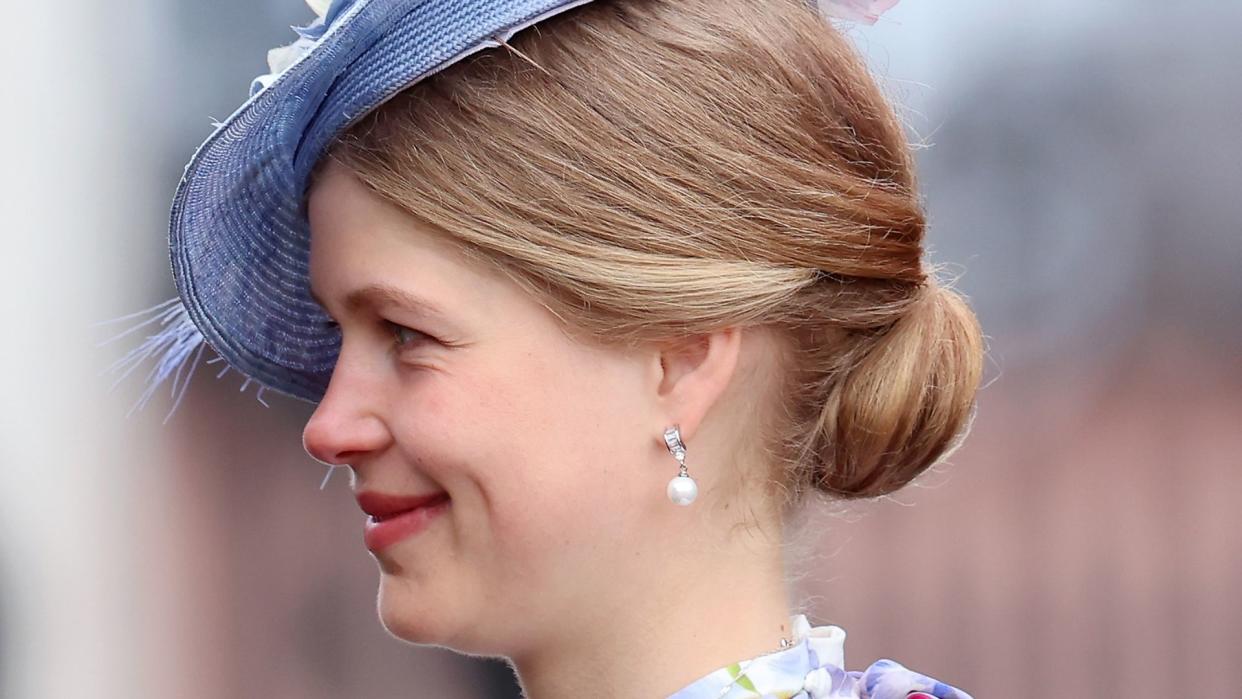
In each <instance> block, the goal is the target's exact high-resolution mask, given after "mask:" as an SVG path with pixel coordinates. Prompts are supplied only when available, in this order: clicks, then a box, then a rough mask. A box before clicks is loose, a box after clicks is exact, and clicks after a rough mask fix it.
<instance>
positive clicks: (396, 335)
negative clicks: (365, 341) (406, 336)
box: [324, 320, 433, 349]
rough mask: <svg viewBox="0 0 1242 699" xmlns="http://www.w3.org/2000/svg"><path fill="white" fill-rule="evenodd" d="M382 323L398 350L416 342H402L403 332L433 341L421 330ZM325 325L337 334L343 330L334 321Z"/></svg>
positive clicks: (385, 321)
mask: <svg viewBox="0 0 1242 699" xmlns="http://www.w3.org/2000/svg"><path fill="white" fill-rule="evenodd" d="M380 322H381V323H382V324H383V325H384V327H385V329H386V330H387V331H388V332H389V333H391V334H392V338H393V345H394V346H395V347H396V348H397V349H403V348H405V347H408V346H409V345H410V344H411V343H412V342H414V339H411V340H409V341H407V342H402V341H401V339H400V333H401V332H402V331H409V332H410V333H413V334H414V335H415V336H417V337H416V338H415V339H417V338H423V339H424V340H431V339H433V338H432V337H431V336H430V335H428V334H427V333H425V332H423V331H421V330H415V329H414V328H411V327H407V326H405V325H401V324H400V323H394V322H392V321H390V320H381V321H380ZM324 324H325V325H326V326H327V327H328V328H330V329H332V330H335V331H337V332H340V329H341V324H340V323H338V322H336V321H334V320H329V321H325V323H324Z"/></svg>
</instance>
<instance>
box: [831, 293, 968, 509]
mask: <svg viewBox="0 0 1242 699" xmlns="http://www.w3.org/2000/svg"><path fill="white" fill-rule="evenodd" d="M857 349H858V350H859V351H858V353H857V354H856V355H855V359H854V361H853V362H852V364H850V365H847V366H845V367H843V368H842V369H841V371H840V372H839V373H838V375H837V376H836V377H835V380H833V381H832V382H831V383H830V384H829V385H828V395H827V400H826V401H825V402H824V405H823V410H822V413H821V415H820V421H819V428H820V429H819V434H818V435H817V437H818V445H819V446H818V449H817V450H816V451H817V452H818V454H819V457H820V458H819V462H820V463H819V464H818V467H817V468H816V469H815V470H816V473H815V486H816V487H817V488H818V489H819V490H821V491H823V492H825V493H827V494H829V495H831V496H834V497H837V498H869V497H878V496H881V495H886V494H888V493H891V492H893V491H895V490H898V489H899V488H901V487H903V486H905V485H906V484H908V483H909V482H910V481H912V480H913V479H914V478H915V477H917V476H918V475H919V474H921V473H922V472H923V471H924V470H926V469H927V468H928V467H929V466H931V465H932V464H934V463H936V462H937V461H938V460H940V459H941V458H943V457H945V456H948V454H949V453H950V452H951V451H952V449H951V447H955V446H956V442H957V437H958V436H959V433H961V432H963V428H964V427H966V424H967V422H968V419H969V417H970V413H971V410H972V407H973V404H974V398H975V392H976V390H977V388H978V385H979V380H980V376H981V374H982V364H983V340H982V332H981V330H980V327H979V323H978V320H977V319H976V318H975V314H974V312H973V311H972V310H971V309H970V307H969V306H968V305H967V304H966V301H965V300H964V299H963V298H962V296H961V295H959V294H958V293H957V292H956V291H954V290H953V289H950V288H947V287H942V286H939V285H937V284H935V283H933V282H928V283H927V284H925V285H923V286H922V287H921V289H920V291H919V292H918V293H917V295H916V296H915V298H914V299H912V303H911V304H910V306H908V307H907V309H906V310H905V311H904V312H903V313H902V314H901V315H900V316H899V317H898V319H897V320H896V321H894V322H893V323H892V325H891V326H889V327H888V328H887V329H886V330H885V331H884V332H882V333H878V334H876V335H875V336H873V337H872V338H871V339H870V341H869V342H865V343H862V344H860V345H858V346H857ZM963 436H964V435H963Z"/></svg>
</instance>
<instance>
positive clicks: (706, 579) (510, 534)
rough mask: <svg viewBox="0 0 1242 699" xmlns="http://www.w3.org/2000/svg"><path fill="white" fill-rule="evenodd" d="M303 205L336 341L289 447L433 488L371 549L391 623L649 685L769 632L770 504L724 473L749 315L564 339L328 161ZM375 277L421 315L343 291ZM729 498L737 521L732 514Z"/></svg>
mask: <svg viewBox="0 0 1242 699" xmlns="http://www.w3.org/2000/svg"><path fill="white" fill-rule="evenodd" d="M309 216H310V223H311V231H312V239H311V264H310V270H311V272H310V273H311V285H312V288H313V290H314V293H315V295H316V297H317V298H318V299H320V302H321V304H323V305H324V308H325V310H326V311H327V312H328V313H329V314H330V315H331V316H332V317H333V319H334V320H335V321H336V322H337V323H338V324H339V325H340V328H341V333H342V346H341V354H340V358H339V360H338V363H337V365H336V368H335V371H334V373H333V375H332V379H331V383H330V385H329V387H328V390H327V393H326V394H325V396H324V398H323V400H322V402H321V403H319V405H318V407H317V408H316V410H315V412H314V414H313V415H312V416H311V418H310V420H309V421H308V423H307V424H306V428H305V432H304V435H303V437H304V442H305V445H306V448H307V451H308V452H309V453H310V454H311V455H312V456H313V457H314V458H316V459H317V460H319V461H322V462H325V463H332V464H347V465H348V466H349V467H350V469H351V472H352V484H353V489H354V491H355V492H359V491H363V490H368V491H380V492H387V493H394V494H403V495H413V494H423V493H431V492H438V491H445V492H447V493H448V494H449V495H450V497H451V501H450V505H449V507H448V509H447V510H446V511H445V512H444V513H442V514H441V516H439V517H438V518H437V519H435V520H434V521H433V523H432V525H431V526H430V527H429V528H428V529H426V530H425V531H423V532H421V533H419V534H417V535H415V536H413V537H411V538H407V539H404V540H402V541H400V542H398V543H396V544H395V545H393V546H390V547H387V548H385V549H383V550H381V551H379V552H373V556H374V558H375V560H376V562H377V564H378V568H379V572H380V583H379V596H378V612H379V617H380V620H381V622H382V623H383V625H384V627H385V629H387V630H388V632H389V633H390V634H392V635H393V636H395V637H396V638H398V639H401V640H404V641H407V642H410V643H414V644H425V645H437V646H442V647H446V648H450V649H453V650H456V651H458V652H461V653H465V654H469V655H481V656H494V657H503V658H507V659H508V660H509V661H510V662H511V663H512V665H513V667H514V669H515V670H516V672H517V675H518V678H519V680H520V681H521V684H522V686H523V689H524V691H525V692H526V695H527V696H529V697H534V698H536V699H560V698H566V699H568V698H569V697H584V696H592V697H635V698H643V699H649V698H650V697H655V696H667V695H669V694H671V693H673V692H674V691H676V690H677V689H680V688H681V687H683V686H685V685H687V684H689V683H690V682H692V681H693V680H695V679H697V678H699V677H701V676H702V675H705V674H707V673H709V672H711V671H713V670H715V669H717V668H719V667H723V666H725V665H727V664H729V663H732V662H734V661H737V660H743V659H746V658H749V657H754V656H756V655H760V654H763V653H769V652H773V651H775V650H777V649H778V648H779V645H780V639H781V638H783V637H785V636H787V635H788V633H789V628H788V621H789V615H790V606H789V603H788V593H787V587H786V584H785V581H784V577H783V571H782V565H781V553H780V547H779V541H780V532H779V517H778V515H777V514H776V512H775V511H774V510H773V508H772V504H771V503H769V502H767V501H766V500H765V499H763V497H762V496H760V495H757V493H760V492H762V489H760V488H756V487H744V488H737V487H732V486H734V485H735V483H733V482H732V481H731V479H735V478H737V477H738V475H737V474H738V473H739V472H741V471H740V469H742V468H750V469H755V467H756V465H755V464H749V465H738V464H732V463H731V462H730V459H729V458H728V457H729V455H730V454H733V453H736V449H735V445H734V444H733V443H732V442H731V441H730V440H731V439H733V438H735V437H736V435H738V434H741V433H742V432H743V430H744V429H746V427H747V415H746V406H747V405H748V401H747V400H746V398H745V395H747V392H749V391H753V390H755V386H754V385H752V383H751V382H752V381H757V380H759V377H760V376H762V374H761V372H759V371H758V370H757V367H758V366H759V364H757V363H756V362H758V360H759V359H760V358H761V357H760V355H761V354H762V353H764V352H767V351H769V348H767V347H766V346H765V343H766V342H767V339H766V338H765V337H764V336H763V335H762V334H760V333H758V332H753V331H751V330H747V331H745V332H743V331H742V330H741V329H738V328H727V329H724V330H721V331H719V332H716V333H712V334H710V335H701V336H695V337H688V338H685V340H684V341H682V342H677V343H668V344H667V345H666V346H662V347H660V348H651V349H649V350H643V351H626V352H620V351H617V350H611V349H606V348H602V347H595V346H585V345H583V344H580V343H577V342H575V341H573V340H571V339H570V338H569V336H567V335H565V334H564V333H563V332H561V330H560V328H559V327H558V325H557V323H556V318H555V317H554V316H553V315H552V314H551V313H550V312H549V311H548V310H547V309H546V308H544V307H543V306H542V305H540V304H539V303H538V302H537V301H536V300H535V299H534V298H533V297H531V296H530V295H528V294H526V293H525V292H524V291H522V290H521V289H520V288H518V287H517V286H515V285H514V284H513V283H512V282H511V281H509V280H508V279H506V278H505V277H504V276H503V275H499V274H495V273H493V272H491V271H490V270H485V269H483V268H481V267H478V266H475V265H474V264H473V263H472V262H471V261H470V260H469V259H468V258H466V257H464V256H462V255H461V254H460V253H459V252H457V251H456V249H454V248H453V247H451V246H450V244H448V243H447V242H446V241H445V240H444V239H442V238H440V237H438V236H437V234H436V233H435V232H434V231H430V230H427V229H425V228H423V227H421V226H420V224H419V223H417V222H416V221H415V220H414V219H412V218H410V217H408V216H407V215H406V214H405V213H404V212H403V211H401V210H400V209H399V208H397V207H395V206H393V205H391V204H389V203H387V202H386V201H384V200H382V199H380V198H379V197H377V196H376V195H374V194H373V193H372V192H371V191H370V190H369V189H367V188H366V187H365V186H364V185H363V184H362V183H361V182H360V181H359V180H357V179H356V178H355V177H354V176H353V175H352V174H351V173H350V172H349V171H348V170H346V169H345V168H343V167H342V166H340V165H339V164H337V163H336V162H334V161H332V162H330V163H328V164H327V166H326V168H325V170H324V171H323V175H322V177H320V178H319V179H318V180H317V181H316V184H315V185H314V187H313V189H312V191H311V193H310V200H309ZM377 283H379V284H386V285H390V286H392V287H396V288H399V289H402V290H405V291H407V292H409V293H412V294H417V295H419V296H421V297H423V298H425V299H427V300H428V301H429V302H430V303H433V304H434V305H435V306H436V307H437V308H438V309H439V310H440V313H439V314H438V316H436V317H432V316H430V315H427V314H424V313H421V312H418V311H416V310H415V309H412V308H408V307H405V306H402V305H395V304H391V303H384V304H381V305H379V306H372V305H367V306H360V307H356V308H347V307H346V304H345V298H346V296H347V295H348V294H350V293H351V292H352V291H354V290H356V289H359V288H362V287H365V286H367V285H372V284H377ZM393 324H398V325H400V326H402V329H398V328H397V327H396V326H394V325H393ZM739 394H740V395H741V396H742V397H740V398H739V397H735V396H737V395H739ZM749 395H752V396H753V395H754V393H750V394H749ZM674 424H678V425H680V428H681V433H682V438H683V441H685V443H686V445H687V465H688V466H689V469H690V475H691V476H693V477H694V478H695V479H696V480H697V481H698V484H699V497H698V499H697V500H696V501H695V502H694V503H693V504H692V505H690V506H688V507H680V506H677V505H674V504H673V503H671V502H670V501H669V500H668V498H667V496H666V495H665V487H666V485H667V483H668V481H669V479H670V478H672V477H673V476H675V475H676V474H677V463H676V461H675V460H674V459H673V457H672V456H671V455H670V454H669V452H668V450H667V449H666V447H665V445H664V442H663V439H662V434H663V431H664V429H665V428H666V427H668V426H671V425H674ZM733 491H738V492H740V493H741V494H740V495H738V496H737V497H735V498H733V499H729V500H726V498H725V496H724V493H726V492H733ZM743 498H746V499H743ZM744 514H745V515H749V516H751V517H752V518H753V520H751V526H744V527H738V526H737V524H738V523H739V522H741V521H743V515H744Z"/></svg>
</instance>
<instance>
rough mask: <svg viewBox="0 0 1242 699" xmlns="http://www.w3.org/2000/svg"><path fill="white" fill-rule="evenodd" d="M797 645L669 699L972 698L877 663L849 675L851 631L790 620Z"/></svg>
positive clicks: (695, 684)
mask: <svg viewBox="0 0 1242 699" xmlns="http://www.w3.org/2000/svg"><path fill="white" fill-rule="evenodd" d="M790 626H791V628H792V629H793V641H794V645H792V646H790V647H789V648H786V649H784V650H780V651H776V652H774V653H768V654H765V655H760V656H758V657H756V658H751V659H750V660H744V661H741V662H737V663H733V664H732V665H728V666H726V667H722V668H720V669H719V670H716V671H714V672H711V673H709V674H707V675H704V676H703V677H700V678H699V679H697V680H695V681H694V682H691V683H690V684H689V685H687V686H685V687H683V688H682V689H680V690H678V691H677V692H676V693H674V694H672V695H670V696H669V698H668V699H933V698H934V699H971V696H970V695H969V694H967V693H966V692H963V691H962V690H960V689H956V688H954V687H950V686H949V685H947V684H944V683H943V682H938V681H936V680H934V679H932V678H930V677H927V676H926V675H920V674H919V673H917V672H913V671H911V670H907V669H906V668H904V667H902V666H901V665H900V664H898V663H895V662H893V661H892V660H877V661H876V662H874V663H872V664H871V665H870V666H869V667H868V668H867V669H866V670H849V671H847V670H845V669H843V668H844V666H845V630H844V629H842V628H841V627H839V626H816V627H814V628H812V627H811V624H810V622H809V621H808V620H807V618H806V615H805V614H795V615H794V616H792V617H790Z"/></svg>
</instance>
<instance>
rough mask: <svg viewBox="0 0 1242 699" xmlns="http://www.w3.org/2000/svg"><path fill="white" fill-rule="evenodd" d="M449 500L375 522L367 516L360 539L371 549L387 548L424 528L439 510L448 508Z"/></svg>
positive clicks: (442, 510)
mask: <svg viewBox="0 0 1242 699" xmlns="http://www.w3.org/2000/svg"><path fill="white" fill-rule="evenodd" d="M450 502H452V501H451V500H448V499H445V500H441V501H439V502H436V503H433V504H431V505H428V506H426V507H419V508H415V509H413V510H410V511H409V512H402V513H401V514H399V515H397V516H396V517H392V518H389V519H386V520H384V521H382V522H376V521H375V520H374V519H373V518H371V517H367V520H366V523H365V524H364V525H363V531H362V539H363V541H364V542H366V545H367V548H369V549H371V550H372V551H379V550H380V549H384V548H388V547H389V546H392V545H393V544H395V543H397V542H398V541H401V540H402V539H405V538H406V537H411V536H414V535H415V534H417V533H419V532H421V531H422V530H424V529H426V528H427V526H428V525H429V524H431V521H432V520H434V519H435V518H436V516H438V515H439V514H440V513H441V512H444V511H445V510H447V509H448V506H449V503H450Z"/></svg>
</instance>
